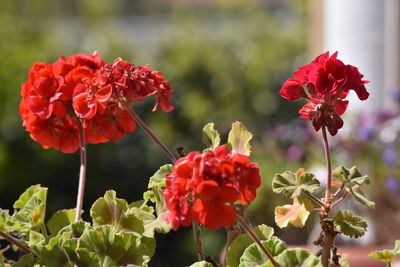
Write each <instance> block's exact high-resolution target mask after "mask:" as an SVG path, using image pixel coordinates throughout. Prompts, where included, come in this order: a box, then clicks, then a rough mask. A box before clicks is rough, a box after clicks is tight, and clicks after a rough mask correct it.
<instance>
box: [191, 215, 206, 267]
mask: <svg viewBox="0 0 400 267" xmlns="http://www.w3.org/2000/svg"><path fill="white" fill-rule="evenodd" d="M192 226H193V234H194V243H195V246H196V253H197V258H198V260H199V261H202V260H204V259H205V257H204V252H203V241H202V238H201V228H200V224H199V223H198V222H193V223H192Z"/></svg>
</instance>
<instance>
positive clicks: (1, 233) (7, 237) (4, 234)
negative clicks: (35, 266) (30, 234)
mask: <svg viewBox="0 0 400 267" xmlns="http://www.w3.org/2000/svg"><path fill="white" fill-rule="evenodd" d="M0 236H1V237H2V238H4V239H5V240H7V241H8V242H10V243H11V244H13V245H15V246H17V247H18V248H19V249H20V250H21V251H22V252H24V253H32V254H33V255H34V256H35V257H37V255H36V254H35V252H33V251H32V250H30V249H29V248H27V247H25V246H24V245H22V244H21V243H20V242H19V241H18V240H16V239H15V238H13V237H11V236H9V235H8V234H6V233H4V232H2V231H0Z"/></svg>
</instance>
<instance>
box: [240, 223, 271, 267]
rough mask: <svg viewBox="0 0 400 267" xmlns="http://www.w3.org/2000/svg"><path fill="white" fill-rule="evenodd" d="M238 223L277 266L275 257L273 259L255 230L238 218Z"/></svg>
mask: <svg viewBox="0 0 400 267" xmlns="http://www.w3.org/2000/svg"><path fill="white" fill-rule="evenodd" d="M236 221H237V222H238V223H239V224H240V225H241V226H242V227H243V229H244V230H245V231H246V232H247V233H248V234H249V235H250V237H251V238H252V239H253V240H254V242H256V243H257V245H258V246H259V247H260V249H261V250H262V252H263V253H264V255H265V256H267V258H268V259H269V260H270V261H271V263H272V265H274V266H276V261H275V259H274V257H272V255H271V253H270V252H269V251H268V249H267V248H266V247H264V245H263V244H262V243H261V241H260V240H259V239H258V237H257V235H256V234H255V233H254V232H253V230H252V229H251V228H250V226H248V225H247V223H246V222H245V221H244V220H243V219H242V218H241V217H240V216H237V218H236Z"/></svg>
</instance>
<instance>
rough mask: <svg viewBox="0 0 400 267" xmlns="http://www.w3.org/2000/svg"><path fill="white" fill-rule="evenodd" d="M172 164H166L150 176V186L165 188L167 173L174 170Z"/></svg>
mask: <svg viewBox="0 0 400 267" xmlns="http://www.w3.org/2000/svg"><path fill="white" fill-rule="evenodd" d="M172 167H173V165H172V164H165V165H163V166H161V167H160V169H158V171H157V172H156V173H155V174H154V175H153V176H151V177H150V180H149V185H148V188H149V189H150V188H154V187H158V188H163V187H164V186H165V175H166V174H167V173H171V172H172Z"/></svg>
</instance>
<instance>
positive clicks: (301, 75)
mask: <svg viewBox="0 0 400 267" xmlns="http://www.w3.org/2000/svg"><path fill="white" fill-rule="evenodd" d="M336 57H337V52H336V53H334V54H333V55H331V56H329V52H326V53H324V54H322V55H320V56H318V57H317V58H316V59H314V61H312V62H311V63H310V64H308V65H305V66H303V67H300V68H299V71H297V72H296V73H294V78H291V79H288V80H287V81H286V82H285V83H284V84H283V85H282V88H281V90H280V95H281V96H282V97H284V98H286V99H287V100H297V99H300V98H306V99H309V100H310V102H309V103H307V104H306V105H304V106H303V107H302V108H301V109H300V111H299V113H300V115H301V116H300V117H301V118H304V119H310V120H311V121H312V123H313V126H314V128H315V130H316V131H318V130H319V129H320V128H321V126H322V125H323V126H326V127H327V128H328V131H329V132H330V134H331V135H336V133H337V131H338V129H340V128H342V126H343V120H342V119H341V117H340V116H341V115H342V114H343V113H344V112H345V111H346V109H347V105H348V101H347V100H343V99H345V98H346V97H347V95H348V93H349V91H350V90H354V91H355V92H356V94H357V96H358V98H359V99H360V100H366V99H367V98H368V96H369V93H368V92H367V90H366V88H365V84H366V83H368V81H363V80H362V78H363V77H364V76H363V75H362V74H361V73H360V72H359V71H358V69H357V68H356V67H354V66H352V65H345V64H344V63H343V62H342V61H340V60H338V59H337V58H336Z"/></svg>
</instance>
